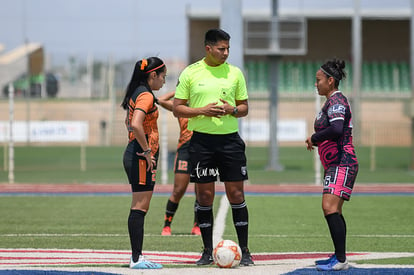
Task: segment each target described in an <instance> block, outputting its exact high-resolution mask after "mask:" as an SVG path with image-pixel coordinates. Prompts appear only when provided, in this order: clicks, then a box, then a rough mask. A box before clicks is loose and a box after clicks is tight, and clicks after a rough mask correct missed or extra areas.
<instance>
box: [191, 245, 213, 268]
mask: <svg viewBox="0 0 414 275" xmlns="http://www.w3.org/2000/svg"><path fill="white" fill-rule="evenodd" d="M195 263H196V265H209V264H212V263H213V256H212V251H211V249H208V248H205V249H204V250H203V254H202V255H201V258H200V259H199V260H198V261H196V262H195Z"/></svg>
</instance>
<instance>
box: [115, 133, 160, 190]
mask: <svg viewBox="0 0 414 275" xmlns="http://www.w3.org/2000/svg"><path fill="white" fill-rule="evenodd" d="M137 152H142V149H141V147H140V146H139V144H138V142H137V141H136V140H133V141H131V142H130V143H129V144H128V145H127V147H126V148H125V152H124V159H123V160H124V169H125V173H126V174H127V177H128V181H129V184H131V188H132V192H143V191H153V190H154V185H155V177H156V171H157V160H158V152H157V154H156V161H155V166H154V168H153V171H152V172H151V171H147V167H148V164H147V160H146V159H145V158H144V157H141V156H138V155H137V154H136V153H137Z"/></svg>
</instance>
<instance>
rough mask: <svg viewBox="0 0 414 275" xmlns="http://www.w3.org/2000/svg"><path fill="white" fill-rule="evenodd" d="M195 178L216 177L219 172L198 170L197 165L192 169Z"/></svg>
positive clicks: (206, 169)
mask: <svg viewBox="0 0 414 275" xmlns="http://www.w3.org/2000/svg"><path fill="white" fill-rule="evenodd" d="M194 170H195V173H196V176H197V178H199V179H200V178H202V177H208V176H213V177H217V176H218V175H220V173H219V171H218V169H217V168H208V167H206V168H200V163H199V162H198V163H197V167H196V168H195V169H194Z"/></svg>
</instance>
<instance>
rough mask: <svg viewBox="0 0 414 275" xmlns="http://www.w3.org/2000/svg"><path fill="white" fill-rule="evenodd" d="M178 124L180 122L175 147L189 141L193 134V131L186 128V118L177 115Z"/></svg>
mask: <svg viewBox="0 0 414 275" xmlns="http://www.w3.org/2000/svg"><path fill="white" fill-rule="evenodd" d="M178 124H180V138H179V139H178V145H177V149H179V148H180V147H181V146H182V145H183V144H184V143H186V142H187V141H189V140H190V139H191V136H192V135H193V132H192V131H190V130H188V129H187V124H188V118H182V117H179V118H178Z"/></svg>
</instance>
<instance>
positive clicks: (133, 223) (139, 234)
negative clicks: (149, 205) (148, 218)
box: [128, 209, 146, 262]
mask: <svg viewBox="0 0 414 275" xmlns="http://www.w3.org/2000/svg"><path fill="white" fill-rule="evenodd" d="M145 214H146V212H144V211H141V210H134V209H131V210H130V212H129V217H128V232H129V240H130V242H131V249H132V260H133V261H134V262H137V261H138V258H139V256H140V255H141V254H142V243H143V241H144V220H145Z"/></svg>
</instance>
